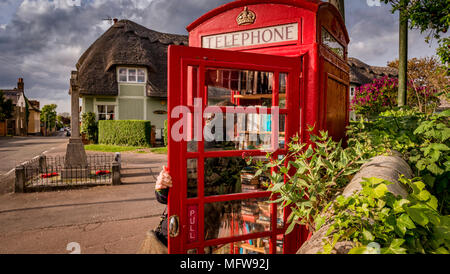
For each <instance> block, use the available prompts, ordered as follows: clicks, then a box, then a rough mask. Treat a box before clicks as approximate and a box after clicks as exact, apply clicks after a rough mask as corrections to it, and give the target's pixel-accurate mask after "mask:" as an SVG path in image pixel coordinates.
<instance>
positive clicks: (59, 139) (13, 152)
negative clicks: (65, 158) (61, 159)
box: [0, 136, 69, 177]
mask: <svg viewBox="0 0 450 274" xmlns="http://www.w3.org/2000/svg"><path fill="white" fill-rule="evenodd" d="M68 142H69V138H68V137H65V136H56V137H14V138H0V159H1V164H0V177H1V176H2V175H5V174H6V173H8V172H9V171H11V170H12V169H14V168H15V167H16V166H17V165H19V164H21V163H23V162H26V161H29V160H31V159H33V158H34V157H35V156H38V155H40V154H42V153H43V152H46V151H50V150H52V149H55V148H57V147H61V146H63V145H65V144H67V143H68Z"/></svg>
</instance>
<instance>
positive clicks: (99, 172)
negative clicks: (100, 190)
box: [95, 170, 111, 176]
mask: <svg viewBox="0 0 450 274" xmlns="http://www.w3.org/2000/svg"><path fill="white" fill-rule="evenodd" d="M110 173H111V172H110V171H109V170H99V171H97V172H96V173H95V175H97V176H100V175H106V174H110Z"/></svg>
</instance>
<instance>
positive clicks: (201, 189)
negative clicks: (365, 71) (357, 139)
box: [168, 0, 349, 254]
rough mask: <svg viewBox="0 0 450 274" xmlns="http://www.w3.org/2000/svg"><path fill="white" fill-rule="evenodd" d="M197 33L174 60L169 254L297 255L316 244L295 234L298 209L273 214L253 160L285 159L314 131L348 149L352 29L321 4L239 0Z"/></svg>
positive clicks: (192, 28) (197, 26) (173, 50)
mask: <svg viewBox="0 0 450 274" xmlns="http://www.w3.org/2000/svg"><path fill="white" fill-rule="evenodd" d="M187 30H188V31H189V47H183V46H170V47H169V52H168V55H169V58H168V97H169V98H168V103H169V110H170V115H169V121H168V125H169V152H168V153H169V154H168V166H169V172H170V175H171V176H172V179H173V181H174V186H173V188H172V189H171V190H170V194H169V228H168V230H169V241H168V242H169V252H170V253H174V254H175V253H188V254H191V253H194V254H203V253H214V254H289V253H296V252H297V250H298V249H299V248H300V246H301V245H302V244H303V243H304V242H305V241H306V240H307V239H308V237H309V236H310V233H309V232H308V231H307V230H306V228H305V227H303V226H300V225H298V226H296V227H295V229H294V230H293V231H292V233H290V234H287V235H285V232H286V229H287V226H288V223H287V217H288V216H289V214H290V208H284V209H283V208H281V206H280V205H277V204H274V203H269V202H270V200H273V199H275V197H272V196H271V193H270V192H268V191H267V190H268V187H269V185H270V179H269V176H268V174H258V176H255V175H256V169H255V168H254V163H249V162H248V161H246V159H248V158H253V159H256V160H263V161H269V160H270V159H267V158H266V155H267V152H271V157H272V158H271V159H274V160H276V159H279V158H281V157H284V156H285V155H286V154H287V149H288V143H289V142H290V141H291V139H292V138H293V137H295V136H299V138H300V141H301V142H305V143H307V142H308V141H309V134H310V133H309V132H308V131H307V128H308V127H311V126H314V132H313V133H317V132H318V131H319V130H327V131H328V132H329V134H330V136H332V137H333V138H335V139H336V140H340V139H342V138H344V135H345V128H346V126H347V125H348V120H349V93H348V87H349V67H348V65H347V45H348V43H349V38H348V34H347V30H346V28H345V24H344V21H343V18H342V16H341V15H340V13H339V11H338V10H337V9H336V8H335V7H334V6H333V5H331V4H329V3H326V2H321V1H306V0H272V1H266V0H241V1H234V2H231V3H229V4H226V5H223V6H221V7H219V8H217V9H214V10H212V11H210V12H208V13H207V14H205V15H203V16H202V17H200V18H199V19H197V20H196V21H195V22H193V23H192V24H190V25H189V26H188V27H187ZM272 171H275V170H272ZM293 172H295V171H293Z"/></svg>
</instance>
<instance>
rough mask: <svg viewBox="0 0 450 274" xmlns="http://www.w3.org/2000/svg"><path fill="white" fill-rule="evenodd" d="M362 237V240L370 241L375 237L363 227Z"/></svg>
mask: <svg viewBox="0 0 450 274" xmlns="http://www.w3.org/2000/svg"><path fill="white" fill-rule="evenodd" d="M362 235H363V238H364V240H366V241H368V242H371V241H373V240H375V237H374V236H373V235H372V233H370V231H368V230H366V229H364V230H363V232H362Z"/></svg>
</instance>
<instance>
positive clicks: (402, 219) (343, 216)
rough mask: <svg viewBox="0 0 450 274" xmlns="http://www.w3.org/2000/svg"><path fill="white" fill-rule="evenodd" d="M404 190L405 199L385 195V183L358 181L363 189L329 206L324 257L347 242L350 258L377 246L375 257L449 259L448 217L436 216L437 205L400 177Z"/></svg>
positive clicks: (416, 181)
mask: <svg viewBox="0 0 450 274" xmlns="http://www.w3.org/2000/svg"><path fill="white" fill-rule="evenodd" d="M399 181H400V182H401V183H403V184H404V185H405V187H407V188H408V190H409V195H408V197H405V198H402V197H401V196H395V195H393V194H392V193H390V192H389V191H388V188H387V186H388V185H389V184H392V183H391V182H388V181H384V180H382V179H377V178H370V179H365V182H362V183H361V185H362V186H363V190H362V191H361V192H359V193H357V194H353V195H352V196H350V197H348V198H346V197H344V196H339V197H338V198H337V199H336V201H334V202H331V203H330V205H329V206H331V208H332V210H333V212H334V214H333V216H327V214H324V215H323V218H325V219H326V220H324V223H325V222H327V221H328V220H331V219H330V218H332V222H333V224H332V225H331V226H330V228H329V230H328V233H327V239H325V241H324V242H325V245H324V253H330V252H331V251H332V249H333V246H334V245H335V243H336V242H338V241H353V242H354V243H355V245H356V247H355V248H354V249H352V250H351V251H350V254H363V253H370V252H377V251H376V250H372V251H370V250H369V248H370V245H371V244H373V243H376V244H378V245H379V248H380V250H378V252H379V253H381V254H449V251H450V235H449V232H450V216H444V215H441V214H440V213H439V211H438V200H437V198H436V197H434V196H433V195H431V194H430V192H428V191H427V190H426V189H425V184H424V183H423V182H422V181H420V179H419V178H416V179H413V180H410V179H405V178H400V180H399Z"/></svg>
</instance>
